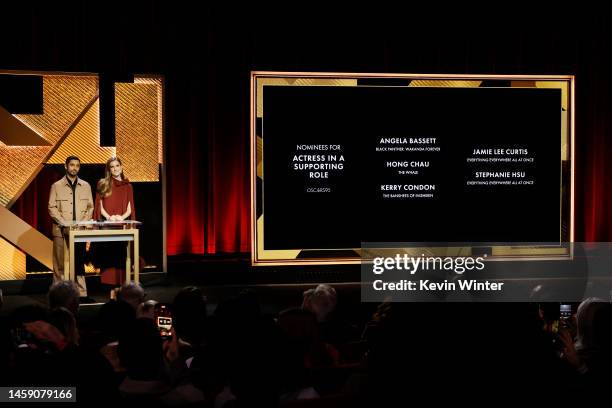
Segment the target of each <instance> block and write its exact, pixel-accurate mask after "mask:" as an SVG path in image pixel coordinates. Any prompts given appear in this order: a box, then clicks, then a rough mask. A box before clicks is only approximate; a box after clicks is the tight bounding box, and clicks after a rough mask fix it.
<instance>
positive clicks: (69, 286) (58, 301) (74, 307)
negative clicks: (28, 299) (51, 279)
mask: <svg viewBox="0 0 612 408" xmlns="http://www.w3.org/2000/svg"><path fill="white" fill-rule="evenodd" d="M47 297H48V301H49V309H55V308H58V307H65V308H66V309H68V310H69V311H70V312H71V313H72V314H73V315H74V316H76V315H77V313H78V312H79V287H78V286H77V284H76V283H75V282H73V281H69V280H63V281H58V282H55V283H54V284H53V285H51V287H50V288H49V294H48V295H47Z"/></svg>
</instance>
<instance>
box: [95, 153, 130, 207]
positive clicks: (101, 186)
mask: <svg viewBox="0 0 612 408" xmlns="http://www.w3.org/2000/svg"><path fill="white" fill-rule="evenodd" d="M114 161H118V162H119V164H121V166H123V164H122V163H121V160H120V159H119V158H118V157H111V158H110V159H108V160H107V161H106V166H104V178H102V179H100V181H99V182H98V193H100V196H101V197H102V198H106V197H108V196H110V195H111V194H112V193H113V175H112V174H111V171H110V166H111V163H112V162H114ZM121 180H126V177H125V175H124V174H123V169H121Z"/></svg>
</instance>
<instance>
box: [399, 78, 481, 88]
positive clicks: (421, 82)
mask: <svg viewBox="0 0 612 408" xmlns="http://www.w3.org/2000/svg"><path fill="white" fill-rule="evenodd" d="M481 83H482V81H454V80H452V81H439V80H436V79H433V80H432V79H415V80H414V81H412V82H410V85H408V86H424V87H432V88H433V87H442V88H449V87H450V88H478V87H479V86H480V84H481Z"/></svg>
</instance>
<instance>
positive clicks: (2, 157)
mask: <svg viewBox="0 0 612 408" xmlns="http://www.w3.org/2000/svg"><path fill="white" fill-rule="evenodd" d="M97 91H98V80H97V78H96V77H92V76H82V77H79V76H61V75H57V76H54V75H45V76H44V77H43V112H44V113H43V114H42V115H29V114H28V115H26V114H20V115H14V117H15V118H17V119H18V120H20V121H21V122H22V123H24V124H25V125H26V126H28V127H29V128H30V129H32V130H33V131H34V132H36V133H38V134H39V135H40V136H42V137H43V138H44V139H45V140H46V141H47V142H48V143H49V144H51V146H53V145H55V144H56V143H57V142H58V141H59V140H60V139H61V138H62V136H64V134H65V132H66V131H67V130H68V129H69V128H70V126H71V125H72V124H73V122H74V121H75V120H76V119H77V117H78V116H79V114H80V113H81V112H82V111H83V109H85V107H86V106H87V104H88V103H89V102H90V101H91V99H92V98H93V97H95V95H96V93H97ZM51 146H41V147H38V146H36V147H34V146H6V145H5V144H3V143H2V144H0V168H2V172H0V205H3V206H7V205H8V204H9V203H10V202H12V201H13V199H14V198H15V197H16V196H17V195H18V194H20V192H21V191H23V189H24V188H25V187H26V182H27V181H28V180H30V179H31V178H32V177H33V176H34V175H35V174H36V172H37V171H38V170H39V169H40V165H41V164H42V163H43V162H44V160H45V158H46V156H47V155H48V154H49V153H50V152H51V151H52V149H53V147H51Z"/></svg>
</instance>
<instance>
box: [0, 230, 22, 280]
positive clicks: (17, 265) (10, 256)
mask: <svg viewBox="0 0 612 408" xmlns="http://www.w3.org/2000/svg"><path fill="white" fill-rule="evenodd" d="M25 278H26V256H25V254H24V253H23V252H21V251H20V250H19V249H17V248H15V247H14V246H13V245H11V244H10V242H8V241H6V240H5V239H3V238H1V237H0V280H22V279H25Z"/></svg>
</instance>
